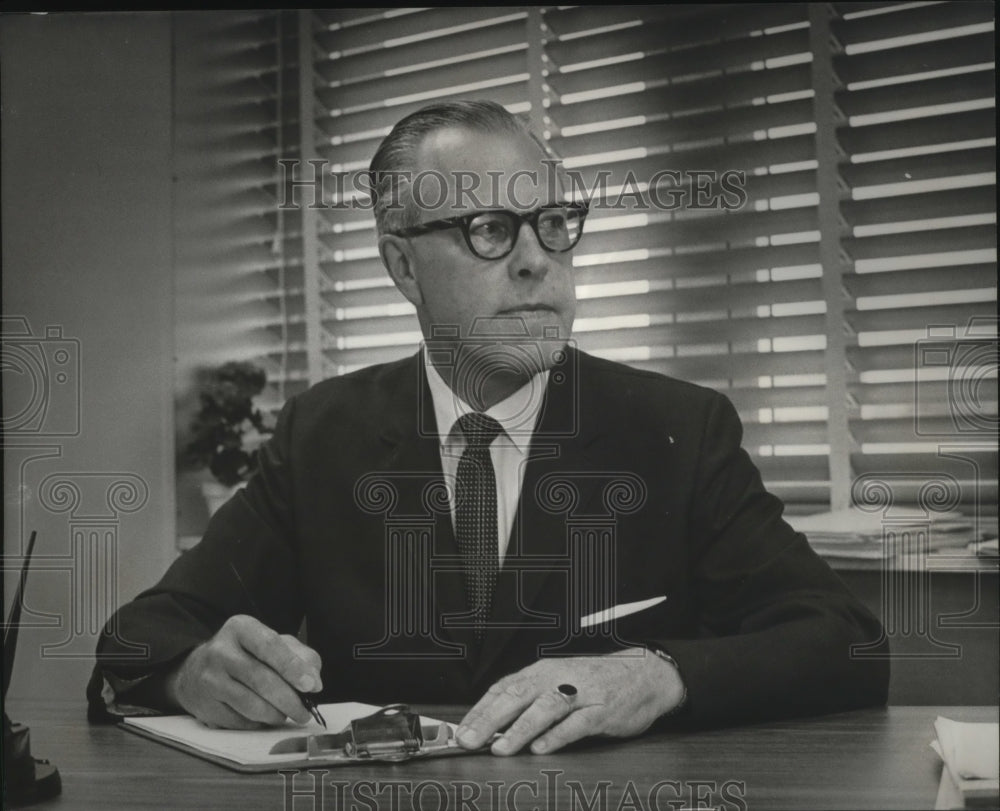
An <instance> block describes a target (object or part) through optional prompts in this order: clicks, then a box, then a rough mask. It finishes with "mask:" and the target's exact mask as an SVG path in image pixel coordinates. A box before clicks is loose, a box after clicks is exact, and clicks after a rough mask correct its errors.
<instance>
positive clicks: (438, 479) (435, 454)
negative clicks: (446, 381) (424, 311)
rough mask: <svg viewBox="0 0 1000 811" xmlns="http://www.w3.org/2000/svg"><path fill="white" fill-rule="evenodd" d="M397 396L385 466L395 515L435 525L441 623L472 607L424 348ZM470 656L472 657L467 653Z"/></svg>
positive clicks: (434, 570)
mask: <svg viewBox="0 0 1000 811" xmlns="http://www.w3.org/2000/svg"><path fill="white" fill-rule="evenodd" d="M392 401H393V404H394V406H395V409H394V413H393V415H392V418H391V419H390V420H389V421H388V423H387V425H386V427H385V429H384V430H383V432H382V440H383V442H385V443H386V444H387V445H388V446H389V455H388V457H387V459H386V462H385V465H384V467H383V470H384V471H385V473H386V478H387V479H389V480H391V482H392V485H393V487H394V489H395V492H396V494H397V495H398V501H397V503H396V506H395V507H394V508H393V510H392V512H391V513H390V520H393V519H392V516H396V517H398V518H399V519H400V520H404V521H405V520H407V519H408V518H413V519H415V520H416V522H418V523H432V525H433V536H432V537H433V544H432V550H431V555H432V564H431V571H430V573H429V583H430V590H431V604H430V609H431V616H432V617H433V618H435V619H434V625H435V626H436V625H437V620H436V618H438V617H441V616H442V615H444V616H448V615H458V614H461V613H463V612H465V611H466V610H467V607H466V602H465V591H464V582H463V576H462V570H461V557H460V556H459V552H458V546H457V544H456V542H455V534H454V530H453V528H452V522H451V512H450V509H449V504H448V497H447V491H446V489H445V482H444V474H443V472H442V469H441V453H440V449H439V441H438V435H437V424H436V420H435V417H434V404H433V401H432V399H431V394H430V390H429V389H428V387H427V382H426V380H425V379H424V369H423V361H422V359H421V356H420V354H419V353H418V354H417V355H416V356H415V357H414V358H413V362H412V363H411V364H409V365H408V366H407V367H406V370H405V373H404V374H403V375H402V377H401V379H400V381H399V383H398V385H397V386H396V389H395V391H394V393H393V395H392ZM443 631H444V636H445V637H446V638H448V639H450V641H452V642H455V643H458V644H460V645H464V646H468V645H469V644H470V643H472V642H473V632H472V629H471V628H468V629H466V628H461V627H455V626H449V625H444V628H443ZM466 649H467V650H468V648H467V647H466ZM465 661H466V662H467V663H468V662H469V657H468V656H466V657H465Z"/></svg>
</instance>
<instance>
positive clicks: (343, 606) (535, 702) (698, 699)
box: [90, 102, 888, 754]
mask: <svg viewBox="0 0 1000 811" xmlns="http://www.w3.org/2000/svg"><path fill="white" fill-rule="evenodd" d="M371 177H372V179H373V198H374V200H375V217H376V222H377V227H378V233H379V249H380V253H381V256H382V259H383V262H384V264H385V266H386V268H387V270H388V272H389V274H390V276H391V277H392V280H393V282H394V283H395V285H396V287H397V288H398V289H399V290H400V291H401V292H402V294H403V295H404V296H405V297H406V298H407V299H408V300H409V301H410V302H412V303H413V305H414V306H415V308H416V312H417V315H418V318H419V321H420V326H421V329H422V331H423V334H424V337H425V344H424V346H423V347H422V348H421V350H420V351H419V352H418V353H417V354H416V355H415V356H414V357H411V358H408V359H406V360H403V361H398V362H396V363H390V364H385V365H380V366H374V367H369V368H366V369H362V370H360V371H358V372H355V373H352V374H349V375H345V376H342V377H339V378H334V379H330V380H327V381H324V382H322V383H320V384H318V385H316V386H314V387H313V388H312V389H310V390H309V391H307V392H305V393H304V394H302V395H300V396H297V397H294V398H292V399H291V400H290V401H289V402H288V403H287V404H286V406H285V408H284V409H283V411H282V414H281V417H280V419H279V423H278V428H277V431H276V433H275V436H274V437H273V438H272V439H271V440H270V441H269V443H268V444H267V445H266V447H265V448H264V450H263V452H262V454H261V458H260V470H259V472H258V473H257V474H256V475H255V476H254V477H253V478H252V479H251V480H250V482H249V484H248V486H247V488H246V489H245V490H244V491H242V492H240V493H239V494H238V495H237V496H235V497H234V498H233V500H232V501H230V502H229V503H228V504H227V505H226V506H225V507H224V508H223V509H221V510H220V511H219V512H218V513H217V514H216V516H215V517H213V519H212V521H211V523H210V525H209V528H208V530H207V532H206V535H205V537H204V539H203V540H202V542H201V543H200V544H199V545H198V546H197V547H196V548H195V549H193V550H191V551H189V552H187V553H186V554H184V555H183V556H181V557H180V558H179V559H178V560H177V561H176V562H175V563H174V565H173V566H172V567H171V568H170V570H169V571H168V572H167V573H166V575H165V576H164V577H163V579H162V580H161V581H160V583H159V584H157V585H156V586H155V587H153V588H152V589H150V590H149V591H147V592H145V593H143V594H142V595H140V596H139V597H138V598H137V599H136V600H135V601H133V602H132V603H130V604H128V605H126V606H124V607H123V608H122V609H121V610H120V611H119V612H118V613H117V614H116V616H115V617H114V618H113V620H112V621H111V622H110V623H109V625H108V627H107V629H106V631H105V634H104V636H103V637H102V639H101V641H100V643H99V646H98V667H97V668H96V669H95V676H94V679H93V680H92V682H91V688H90V697H91V708H92V715H93V717H97V716H98V715H100V714H102V713H103V712H106V711H108V710H111V711H112V712H128V711H134V709H130V707H131V708H134V707H135V706H139V707H153V708H158V709H175V710H176V709H183V710H186V711H188V712H190V713H191V714H193V715H195V716H197V717H199V718H201V719H203V720H205V721H206V722H208V723H212V724H216V725H220V726H230V727H247V726H254V725H259V724H273V723H280V722H281V721H283V720H284V719H285V718H286V717H289V718H292V719H295V720H298V721H306V720H307V719H308V715H307V714H306V712H305V710H304V708H303V706H302V704H301V702H300V701H299V698H298V696H297V695H296V690H298V691H317V692H321V694H322V696H323V697H324V698H325V699H327V700H338V699H339V700H347V699H360V700H370V701H374V702H379V703H387V702H394V701H412V702H465V703H474V706H473V708H472V709H471V710H470V711H469V713H468V714H467V716H466V717H465V719H464V721H463V723H462V724H461V726H460V729H459V741H460V742H461V743H462V744H463V745H466V746H469V747H478V746H480V745H483V744H484V743H486V742H487V741H489V740H490V739H491V737H492V736H493V735H494V733H496V732H502V733H503V734H502V735H501V736H500V737H498V738H497V739H496V740H495V741H493V743H492V750H493V752H494V753H496V754H513V753H515V752H518V751H520V750H522V749H524V748H526V747H530V750H531V751H533V752H549V751H553V750H556V749H558V748H560V747H562V746H565V745H566V744H568V743H570V742H572V741H575V740H578V739H580V738H583V737H586V736H589V735H594V734H604V735H611V736H628V735H635V734H638V733H640V732H642V731H643V730H645V729H647V728H648V727H650V726H651V725H652V724H653V723H654V722H657V721H659V720H660V719H667V720H666V721H665V723H674V724H694V725H705V724H718V723H734V722H739V721H744V720H751V719H759V718H767V717H779V716H787V715H793V714H803V713H818V712H826V711H834V710H838V709H845V708H851V707H856V706H864V705H867V704H872V703H879V702H884V701H885V698H886V690H887V682H888V666H887V663H886V661H885V659H884V657H883V658H878V657H867V658H863V659H862V658H857V657H854V656H852V654H851V648H852V646H853V645H858V644H863V643H870V642H873V641H874V640H876V639H878V638H879V637H880V628H879V625H878V622H877V621H876V620H875V619H874V618H873V617H872V616H871V615H870V614H869V613H868V612H867V611H866V610H865V609H864V608H863V607H862V606H861V605H860V604H859V603H858V602H857V600H856V599H855V598H854V597H853V596H852V595H851V594H850V593H849V592H848V591H847V590H846V588H845V587H844V586H843V585H842V584H841V582H840V581H839V579H838V578H837V577H836V575H835V574H834V573H833V572H832V571H831V570H830V569H829V567H828V566H827V565H826V564H825V563H824V562H823V561H822V560H820V559H819V558H818V557H817V556H816V555H815V554H814V553H813V552H812V551H811V549H810V548H809V546H808V544H807V542H806V541H805V539H804V538H803V537H802V536H800V535H797V534H796V533H795V532H793V531H792V530H791V529H790V527H789V526H788V525H787V524H785V523H784V522H783V521H782V519H781V513H782V505H781V503H780V502H779V501H778V500H777V499H776V498H774V497H773V496H771V495H770V494H768V493H767V492H766V491H765V490H764V488H763V486H762V485H761V482H760V477H759V474H758V472H757V471H756V469H755V468H754V466H753V465H752V463H751V462H750V460H749V458H748V456H747V455H746V453H745V452H744V451H743V450H741V448H740V440H741V426H740V423H739V420H738V417H737V416H736V413H735V410H734V409H733V407H732V405H731V404H730V403H729V401H728V400H727V399H726V398H724V397H723V396H721V395H719V394H716V393H714V392H711V391H709V390H707V389H704V388H701V387H698V386H694V385H691V384H687V383H683V382H681V381H677V380H673V379H671V378H667V377H664V376H662V375H657V374H653V373H648V372H643V371H638V370H635V369H632V368H629V367H626V366H622V365H620V364H615V363H611V362H607V361H603V360H599V359H597V358H594V357H591V356H589V355H587V354H585V353H582V352H579V351H577V350H576V349H575V348H574V347H573V346H572V343H571V341H570V333H571V328H572V324H573V319H574V314H575V287H574V280H573V267H572V252H573V248H574V247H575V245H576V244H577V242H578V241H579V239H580V236H581V233H582V230H583V222H584V219H585V217H586V213H587V212H586V207H585V206H578V205H573V204H571V203H567V201H565V200H564V199H561V195H562V193H563V191H564V189H563V187H562V186H561V185H560V183H559V182H558V181H557V182H553V180H552V179H553V165H552V162H551V161H550V160H549V158H548V155H547V154H546V152H545V150H544V148H543V146H542V144H541V142H539V141H538V140H537V139H535V138H534V137H533V136H532V135H531V134H530V133H529V132H528V131H527V130H526V129H525V128H524V126H523V125H522V124H521V123H520V122H519V121H517V120H515V119H514V118H513V117H511V116H510V115H509V114H507V113H506V112H505V111H504V110H503V108H502V107H499V106H498V105H494V104H490V103H486V102H459V103H453V104H440V105H435V106H432V107H429V108H425V109H424V110H421V111H419V112H417V113H415V114H413V115H411V116H408V117H407V118H405V119H403V120H402V121H401V122H399V123H398V124H397V125H396V127H395V128H394V129H393V131H392V133H390V135H388V136H387V137H386V139H385V140H384V141H383V143H382V145H381V146H380V148H379V150H378V152H377V153H376V155H375V157H374V159H373V160H372V165H371ZM428 179H430V180H432V181H433V183H434V184H437V185H436V186H434V187H433V189H430V191H429V190H428V189H429V188H430V187H427V186H426V183H425V181H428ZM422 184H423V185H422ZM470 190H472V191H471V192H470ZM484 196H485V197H487V198H489V199H485V200H484ZM303 620H304V621H305V635H304V640H305V641H300V638H299V637H297V636H296V632H297V631H298V630H299V629H300V627H301V626H302V623H303ZM141 646H147V647H148V650H145V651H143V650H142V649H141Z"/></svg>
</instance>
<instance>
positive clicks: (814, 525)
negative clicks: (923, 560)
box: [785, 507, 986, 560]
mask: <svg viewBox="0 0 1000 811" xmlns="http://www.w3.org/2000/svg"><path fill="white" fill-rule="evenodd" d="M785 520H786V521H788V523H789V524H791V525H792V527H793V528H794V529H796V530H797V531H798V532H802V533H804V534H805V535H806V537H807V538H808V539H809V543H810V545H811V546H812V547H813V548H814V549H815V550H816V551H817V552H818V553H819V554H821V555H824V556H826V557H837V558H861V559H875V560H878V559H881V558H890V557H893V556H895V555H896V554H898V553H899V552H902V551H907V552H920V551H923V550H931V549H944V548H949V547H965V546H966V545H967V544H969V543H972V542H974V541H980V540H982V539H983V537H984V534H986V533H984V532H983V530H982V529H981V528H977V526H976V522H974V521H973V520H971V519H969V518H967V517H964V516H963V515H962V514H961V513H958V512H953V511H952V512H936V513H927V512H926V511H924V510H920V509H912V508H903V507H893V508H892V511H891V514H890V516H889V517H886V516H885V515H884V514H883V513H882V511H878V512H868V511H864V510H859V509H858V508H857V507H849V508H847V509H845V510H834V511H833V512H826V513H818V514H816V515H805V516H794V515H793V516H786V519H785ZM904 546H907V547H909V548H907V549H905V550H904Z"/></svg>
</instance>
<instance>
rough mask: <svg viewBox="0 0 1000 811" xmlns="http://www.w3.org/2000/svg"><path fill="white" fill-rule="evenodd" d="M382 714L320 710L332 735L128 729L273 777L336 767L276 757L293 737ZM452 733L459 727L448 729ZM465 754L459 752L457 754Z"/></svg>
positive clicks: (311, 727) (180, 725)
mask: <svg viewBox="0 0 1000 811" xmlns="http://www.w3.org/2000/svg"><path fill="white" fill-rule="evenodd" d="M379 709H380V708H379V707H377V706H375V705H373V704H362V703H359V702H347V703H341V704H321V705H320V706H319V710H320V712H321V713H322V714H323V717H324V718H325V719H326V722H327V726H328V730H327V729H323V727H322V726H320V724H318V723H317V722H316V721H312V720H310V721H309V723H308V724H304V725H299V724H295V723H293V722H291V721H289V722H288V723H286V724H285V725H283V726H278V727H270V728H268V729H254V730H242V729H214V728H212V727H208V726H205V724H203V723H202V722H201V721H198V720H197V719H195V718H192V717H191V716H190V715H160V716H153V717H150V716H144V717H135V718H125V719H123V721H122V725H123V726H124V728H125V729H127V730H129V731H131V732H136V733H138V734H140V735H143V736H145V737H147V738H151V739H153V740H155V741H158V742H160V743H164V744H167V745H169V746H173V747H174V748H176V749H181V750H182V751H185V752H188V753H189V754H192V755H196V756H197V757H200V758H203V759H205V760H210V761H212V762H213V763H217V764H219V765H221V766H225V767H227V768H230V769H234V770H236V771H240V772H273V771H277V770H278V769H285V768H298V767H301V768H309V767H314V766H331V765H337V764H338V763H340V762H342V761H337V760H336V759H333V758H330V759H322V760H317V759H314V758H306V757H304V756H303V754H302V753H300V752H297V753H289V754H279V755H273V754H271V749H272V748H273V747H274V745H275V744H276V743H278V742H279V741H282V740H285V739H287V738H290V737H293V736H309V735H320V734H323V733H326V732H327V731H331V732H338V731H340V730H342V729H343V728H344V727H346V726H347V725H349V724H350V723H351V721H354V720H356V719H358V718H364V717H365V716H368V715H371V714H372V713H373V712H376V711H377V710H379ZM420 721H421V724H422V725H435V724H442V723H447V722H444V721H438V720H435V719H433V718H425V717H424V716H421V718H420ZM448 726H449V727H451V728H452V730H454V729H455V725H454V724H448ZM464 752H465V750H460V751H459V750H456V751H455V754H461V753H464Z"/></svg>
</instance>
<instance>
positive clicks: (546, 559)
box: [476, 349, 605, 676]
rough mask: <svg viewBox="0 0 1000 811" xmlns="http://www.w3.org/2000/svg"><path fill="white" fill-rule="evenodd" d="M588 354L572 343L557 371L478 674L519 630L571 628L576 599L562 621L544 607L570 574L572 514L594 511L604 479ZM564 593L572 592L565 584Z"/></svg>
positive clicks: (551, 378)
mask: <svg viewBox="0 0 1000 811" xmlns="http://www.w3.org/2000/svg"><path fill="white" fill-rule="evenodd" d="M580 360H581V356H580V355H578V354H577V353H575V352H574V351H573V350H571V349H570V350H568V351H567V352H566V359H565V361H564V363H562V364H560V365H558V366H556V367H554V368H553V369H552V372H551V373H550V375H549V383H548V387H547V389H546V393H545V402H544V405H543V411H542V414H541V417H540V419H539V423H538V427H537V428H536V430H535V433H534V436H533V437H532V442H531V448H530V451H529V454H528V460H527V467H526V468H525V474H524V482H523V484H522V486H521V495H520V499H519V501H518V507H517V514H516V516H515V521H514V526H513V527H512V528H511V536H510V539H509V541H508V546H507V553H506V555H505V557H504V565H503V568H502V570H501V574H500V578H499V581H498V583H497V591H496V594H495V596H494V603H493V612H492V616H491V624H490V627H489V629H488V631H487V633H486V637H485V639H484V643H483V647H482V652H481V655H480V659H479V662H478V663H477V668H476V671H477V676H480V675H482V674H483V673H484V672H485V671H486V670H487V669H488V668H489V667H490V665H491V664H492V663H493V662H494V661H495V660H496V658H497V656H499V654H500V653H501V652H502V650H503V648H504V647H506V646H507V645H508V644H509V643H510V641H511V638H512V637H513V635H514V634H515V632H516V631H518V630H527V629H530V628H535V629H538V630H546V629H547V635H548V636H550V638H551V635H553V634H554V633H555V631H554V630H553V629H558V627H560V626H562V627H566V625H565V624H566V623H567V622H568V621H569V617H568V616H567V609H568V606H563V607H561V608H562V611H561V612H560V613H561V616H558V617H556V618H555V622H556V623H558V625H557V624H553V617H552V609H551V608H549V609H548V610H547V611H544V610H542V605H540V603H544V601H542V600H540V599H539V597H540V592H541V593H544V592H545V591H547V590H548V589H546V588H545V587H546V586H547V585H550V584H551V580H552V578H555V577H568V572H567V571H566V565H567V563H568V560H569V549H568V532H567V520H566V519H567V515H570V514H573V513H576V512H582V513H586V512H588V509H587V505H588V504H590V503H591V502H592V500H593V498H594V495H595V490H596V488H597V486H598V481H597V479H596V478H595V477H593V476H587V475H586V472H587V471H592V470H595V469H597V470H599V469H600V467H599V466H595V457H594V455H593V452H594V451H595V449H597V448H599V446H600V440H601V438H602V436H604V434H605V431H604V430H603V428H601V427H599V425H598V423H597V422H596V421H595V420H594V414H593V412H592V411H590V412H588V410H587V408H586V407H585V405H586V399H585V398H584V396H583V395H584V392H583V391H582V389H581V385H580V384H581V382H583V381H581V379H580V376H579V374H578V373H579V368H578V364H579V362H580ZM581 415H584V419H581ZM586 417H589V418H590V419H589V420H587V419H586ZM581 474H583V475H581ZM566 497H569V498H570V501H566V500H565V498H566ZM558 592H559V593H565V589H564V588H560V589H558ZM536 612H538V613H536Z"/></svg>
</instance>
